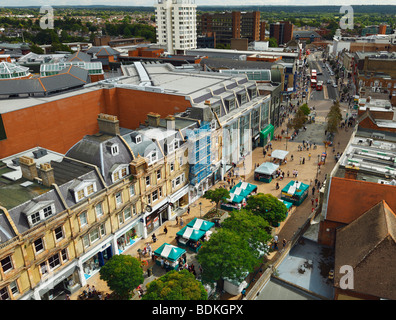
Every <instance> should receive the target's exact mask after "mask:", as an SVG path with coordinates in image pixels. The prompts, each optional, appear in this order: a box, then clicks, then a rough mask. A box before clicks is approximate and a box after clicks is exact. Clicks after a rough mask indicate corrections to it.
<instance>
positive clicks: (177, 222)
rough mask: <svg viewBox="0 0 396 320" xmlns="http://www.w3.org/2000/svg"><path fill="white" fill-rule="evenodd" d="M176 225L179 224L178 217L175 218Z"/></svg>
mask: <svg viewBox="0 0 396 320" xmlns="http://www.w3.org/2000/svg"><path fill="white" fill-rule="evenodd" d="M175 220H176V225H178V224H179V218H178V217H176V219H175Z"/></svg>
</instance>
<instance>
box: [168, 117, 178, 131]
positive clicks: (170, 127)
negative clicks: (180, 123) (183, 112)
mask: <svg viewBox="0 0 396 320" xmlns="http://www.w3.org/2000/svg"><path fill="white" fill-rule="evenodd" d="M165 120H166V129H167V130H175V128H176V122H175V117H174V116H171V115H169V116H167V117H166V118H165Z"/></svg>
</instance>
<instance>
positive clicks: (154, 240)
mask: <svg viewBox="0 0 396 320" xmlns="http://www.w3.org/2000/svg"><path fill="white" fill-rule="evenodd" d="M151 239H152V240H153V242H154V243H155V242H156V241H157V236H156V235H155V233H153V235H152V236H151Z"/></svg>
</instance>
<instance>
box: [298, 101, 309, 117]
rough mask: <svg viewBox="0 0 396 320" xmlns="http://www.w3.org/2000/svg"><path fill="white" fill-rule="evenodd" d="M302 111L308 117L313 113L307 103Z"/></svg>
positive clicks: (302, 107)
mask: <svg viewBox="0 0 396 320" xmlns="http://www.w3.org/2000/svg"><path fill="white" fill-rule="evenodd" d="M300 109H301V110H302V112H304V114H305V115H306V116H308V115H309V114H310V113H311V110H310V109H309V107H308V105H307V104H306V103H304V104H303V105H302V106H301V107H300Z"/></svg>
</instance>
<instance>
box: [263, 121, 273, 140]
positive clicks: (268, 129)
mask: <svg viewBox="0 0 396 320" xmlns="http://www.w3.org/2000/svg"><path fill="white" fill-rule="evenodd" d="M274 130H275V128H274V126H273V125H272V124H269V125H268V126H266V127H265V128H264V129H263V130H261V131H260V134H261V135H262V136H265V135H268V134H271V139H272V138H273V137H274Z"/></svg>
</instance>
